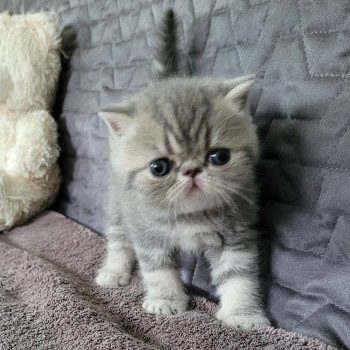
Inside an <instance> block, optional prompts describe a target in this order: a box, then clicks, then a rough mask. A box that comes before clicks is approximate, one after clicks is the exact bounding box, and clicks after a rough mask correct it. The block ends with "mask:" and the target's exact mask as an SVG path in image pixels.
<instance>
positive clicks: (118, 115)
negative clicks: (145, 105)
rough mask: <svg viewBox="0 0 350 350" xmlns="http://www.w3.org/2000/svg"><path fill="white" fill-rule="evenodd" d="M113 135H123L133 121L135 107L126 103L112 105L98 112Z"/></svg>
mask: <svg viewBox="0 0 350 350" xmlns="http://www.w3.org/2000/svg"><path fill="white" fill-rule="evenodd" d="M98 115H99V116H100V117H101V118H102V119H103V120H104V121H105V123H106V124H107V126H108V128H109V131H110V132H111V133H112V135H113V136H121V135H122V134H123V133H124V132H125V131H126V130H127V128H128V127H129V126H130V125H131V124H132V123H133V108H131V107H130V106H128V105H126V104H116V105H110V106H108V107H105V108H103V109H102V111H101V112H100V113H99V114H98Z"/></svg>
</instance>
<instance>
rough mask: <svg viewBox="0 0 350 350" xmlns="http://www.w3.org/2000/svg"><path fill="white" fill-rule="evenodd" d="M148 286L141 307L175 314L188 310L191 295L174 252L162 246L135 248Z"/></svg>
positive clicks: (163, 313) (159, 313)
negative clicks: (184, 285) (176, 263)
mask: <svg viewBox="0 0 350 350" xmlns="http://www.w3.org/2000/svg"><path fill="white" fill-rule="evenodd" d="M136 253H137V257H138V260H139V263H140V268H141V273H142V277H143V281H144V286H145V289H146V295H145V297H144V300H143V304H142V307H143V308H144V309H145V311H147V312H149V313H151V314H157V315H175V314H178V313H182V312H184V311H185V310H186V307H187V303H188V297H187V295H186V293H185V291H184V288H183V285H182V282H181V280H180V273H179V269H178V268H177V267H176V266H175V264H174V261H173V257H172V254H171V252H169V251H164V250H163V249H162V248H151V249H146V248H141V247H137V248H136Z"/></svg>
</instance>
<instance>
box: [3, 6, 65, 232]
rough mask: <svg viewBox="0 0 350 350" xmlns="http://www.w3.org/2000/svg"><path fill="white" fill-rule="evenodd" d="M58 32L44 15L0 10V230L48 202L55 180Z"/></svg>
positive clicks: (57, 175) (57, 174)
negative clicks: (53, 116)
mask: <svg viewBox="0 0 350 350" xmlns="http://www.w3.org/2000/svg"><path fill="white" fill-rule="evenodd" d="M60 39H61V38H60V31H59V30H58V27H57V22H56V21H55V19H54V17H52V16H50V15H48V14H45V13H39V14H28V15H13V16H12V15H10V14H9V13H6V12H5V13H3V14H0V75H1V78H0V232H1V231H2V230H5V229H9V228H11V227H14V226H16V225H19V224H21V223H23V222H25V221H26V220H28V219H29V218H31V217H32V216H33V215H35V214H37V213H38V212H40V211H41V210H43V209H44V208H46V207H48V206H49V205H51V204H52V202H53V201H54V199H55V196H56V194H57V192H58V188H59V184H60V172H59V169H58V165H57V159H58V155H59V147H58V144H57V125H56V123H55V121H54V120H53V118H52V117H51V115H50V114H49V111H48V110H49V109H50V107H51V106H52V102H53V97H54V93H55V91H56V84H57V81H58V76H59V72H60V68H61V64H60V55H59V51H58V49H59V46H60V42H61V40H60Z"/></svg>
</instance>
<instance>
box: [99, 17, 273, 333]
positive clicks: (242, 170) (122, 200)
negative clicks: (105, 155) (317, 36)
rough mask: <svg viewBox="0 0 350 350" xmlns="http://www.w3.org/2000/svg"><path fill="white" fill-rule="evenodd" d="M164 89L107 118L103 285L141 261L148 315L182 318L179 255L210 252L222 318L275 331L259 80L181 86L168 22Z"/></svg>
mask: <svg viewBox="0 0 350 350" xmlns="http://www.w3.org/2000/svg"><path fill="white" fill-rule="evenodd" d="M161 38H162V41H161V43H160V46H159V50H158V56H157V65H156V68H157V76H158V78H159V79H158V81H156V82H154V83H152V84H151V85H150V86H149V87H147V88H146V89H144V90H143V91H142V92H141V93H139V94H138V95H136V96H134V97H132V98H131V99H129V100H128V101H125V102H123V103H120V104H117V105H113V106H110V107H108V108H106V109H105V110H103V111H102V112H101V113H100V116H101V117H102V118H103V119H104V120H105V121H106V123H107V125H108V126H109V130H110V147H111V168H112V176H111V185H112V188H113V190H112V192H111V195H110V203H109V221H108V228H107V231H106V236H107V238H108V244H107V257H106V260H105V262H104V264H103V266H102V267H101V268H100V270H99V272H98V275H97V278H96V282H97V284H98V285H100V286H103V287H119V286H124V285H126V284H128V283H129V280H130V275H131V273H132V268H133V265H134V263H135V260H136V259H137V260H138V262H139V267H140V270H141V273H142V276H143V281H144V286H145V290H146V293H145V297H144V301H143V308H144V309H145V310H146V311H147V312H149V313H153V314H161V315H171V314H177V313H181V312H184V311H185V309H186V306H187V303H188V296H187V295H186V293H185V291H184V288H183V285H182V283H181V281H180V277H179V270H178V268H177V266H176V258H175V257H176V253H177V252H178V251H179V250H185V251H191V252H198V251H205V257H206V258H207V260H208V261H209V263H210V266H211V278H212V282H213V283H214V284H215V285H216V286H217V294H218V296H219V297H220V308H219V311H218V313H217V318H218V319H219V320H222V321H223V322H225V323H226V324H228V325H232V326H236V327H240V328H242V329H250V328H251V327H253V326H254V325H269V321H268V319H267V318H266V316H265V313H264V311H263V309H262V307H261V305H260V298H259V290H258V289H259V288H258V277H257V271H258V260H257V234H256V232H255V231H254V230H253V229H252V226H253V225H254V224H255V221H256V212H257V206H256V203H255V202H256V199H255V197H256V185H255V179H254V166H255V164H256V160H257V158H258V141H257V136H256V130H255V126H254V125H253V123H252V118H251V116H250V115H249V111H248V107H247V94H248V90H249V88H250V86H251V85H252V83H253V79H252V77H243V78H239V79H234V80H224V81H218V80H213V79H209V78H183V77H176V76H175V75H176V72H177V69H178V63H179V58H178V55H177V51H176V23H175V18H174V14H173V12H172V11H171V10H169V11H168V12H167V13H166V15H165V17H164V19H163V23H162V31H161Z"/></svg>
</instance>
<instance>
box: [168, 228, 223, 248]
mask: <svg viewBox="0 0 350 350" xmlns="http://www.w3.org/2000/svg"><path fill="white" fill-rule="evenodd" d="M171 236H172V239H174V241H175V242H176V244H177V246H178V247H179V248H180V249H181V250H185V251H192V252H195V251H199V250H205V249H208V248H209V247H220V246H221V240H220V237H219V236H218V235H217V234H216V233H215V232H213V230H212V229H211V228H209V227H208V226H207V225H201V224H193V223H191V224H187V223H185V224H181V223H177V224H176V226H175V227H174V228H173V230H172V232H171Z"/></svg>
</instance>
